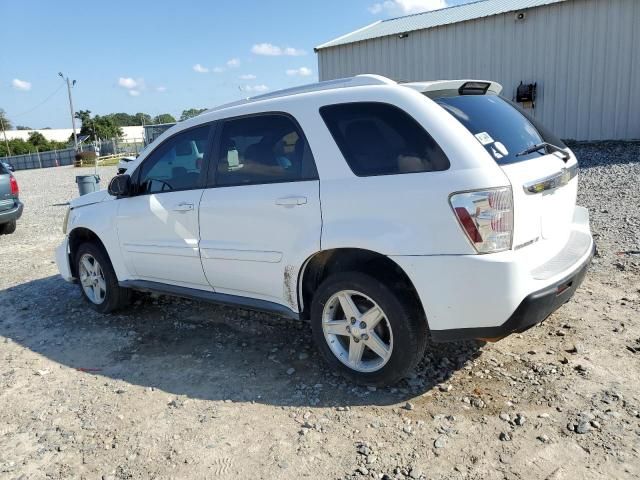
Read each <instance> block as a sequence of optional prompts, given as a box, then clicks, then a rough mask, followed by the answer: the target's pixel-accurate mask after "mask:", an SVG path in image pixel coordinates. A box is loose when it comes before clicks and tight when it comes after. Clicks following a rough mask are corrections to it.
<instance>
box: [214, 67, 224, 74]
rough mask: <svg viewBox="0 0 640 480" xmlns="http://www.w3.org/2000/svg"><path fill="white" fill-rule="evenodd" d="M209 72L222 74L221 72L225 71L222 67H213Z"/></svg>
mask: <svg viewBox="0 0 640 480" xmlns="http://www.w3.org/2000/svg"><path fill="white" fill-rule="evenodd" d="M211 71H212V72H213V73H222V72H224V71H225V69H224V68H223V67H214V68H212V69H211Z"/></svg>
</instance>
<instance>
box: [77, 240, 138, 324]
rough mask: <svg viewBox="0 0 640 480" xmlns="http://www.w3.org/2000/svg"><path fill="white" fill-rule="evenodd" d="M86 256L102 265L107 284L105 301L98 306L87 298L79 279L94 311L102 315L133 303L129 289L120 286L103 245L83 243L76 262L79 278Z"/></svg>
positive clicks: (84, 295)
mask: <svg viewBox="0 0 640 480" xmlns="http://www.w3.org/2000/svg"><path fill="white" fill-rule="evenodd" d="M85 254H88V255H91V256H92V257H93V258H95V260H97V262H98V263H99V264H100V267H101V269H102V273H103V275H104V280H105V284H106V289H105V295H104V301H102V303H99V304H97V303H94V302H93V301H92V300H91V299H90V298H89V297H88V296H87V294H86V292H85V290H84V288H83V287H82V283H81V280H80V279H79V281H78V284H79V286H80V291H81V292H82V296H83V297H84V299H85V300H86V301H87V303H88V304H89V305H90V306H91V307H92V308H93V309H94V310H96V311H97V312H100V313H111V312H115V311H116V310H120V309H123V308H125V307H126V306H127V305H129V304H130V303H131V290H130V289H128V288H122V287H120V285H118V277H116V273H115V271H114V270H113V266H112V265H111V261H110V260H109V256H108V255H107V253H106V252H105V251H104V249H103V248H102V246H101V245H98V244H96V243H91V242H89V243H83V244H82V245H80V247H78V250H77V252H76V256H75V260H74V261H75V266H76V272H78V277H79V276H80V273H79V272H80V260H81V259H82V257H83V256H84V255H85Z"/></svg>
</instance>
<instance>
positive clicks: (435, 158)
mask: <svg viewBox="0 0 640 480" xmlns="http://www.w3.org/2000/svg"><path fill="white" fill-rule="evenodd" d="M320 114H321V115H322V118H323V119H324V121H325V123H326V124H327V127H328V128H329V131H330V132H331V135H333V138H334V140H335V142H336V144H337V145H338V147H339V148H340V151H341V152H342V155H343V156H344V158H345V160H346V161H347V163H348V164H349V167H350V168H351V170H352V171H353V173H355V174H356V175H358V176H361V177H366V176H372V175H394V174H400V173H417V172H432V171H440V170H446V169H447V168H449V160H448V159H447V157H446V156H445V154H444V152H443V151H442V150H441V149H440V147H439V146H438V144H437V143H436V142H435V141H434V140H433V138H431V135H429V134H428V133H427V132H426V131H425V130H424V128H422V126H420V124H418V122H416V121H415V120H414V119H413V118H412V117H411V116H409V115H408V114H407V113H406V112H404V111H403V110H400V109H399V108H397V107H394V106H393V105H388V104H384V103H346V104H340V105H330V106H327V107H322V108H321V109H320Z"/></svg>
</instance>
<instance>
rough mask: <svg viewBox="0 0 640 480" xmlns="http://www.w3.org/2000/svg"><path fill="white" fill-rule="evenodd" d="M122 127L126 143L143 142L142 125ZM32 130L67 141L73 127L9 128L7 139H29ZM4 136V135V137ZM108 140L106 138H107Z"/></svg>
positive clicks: (59, 140) (47, 136)
mask: <svg viewBox="0 0 640 480" xmlns="http://www.w3.org/2000/svg"><path fill="white" fill-rule="evenodd" d="M120 128H122V138H121V140H122V141H123V142H124V143H128V142H134V141H136V140H137V141H138V142H141V141H142V138H143V137H144V128H143V127H142V126H133V127H120ZM31 132H38V133H41V134H42V135H44V138H46V139H47V140H49V141H56V142H66V141H68V140H69V137H71V133H72V132H73V129H71V128H50V129H43V130H7V131H6V134H7V140H13V139H14V138H20V139H22V140H27V139H28V138H29V134H30V133H31ZM79 133H80V129H79V128H76V134H79ZM3 138H4V137H3ZM105 140H106V139H105Z"/></svg>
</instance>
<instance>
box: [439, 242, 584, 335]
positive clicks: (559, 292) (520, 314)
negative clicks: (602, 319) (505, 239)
mask: <svg viewBox="0 0 640 480" xmlns="http://www.w3.org/2000/svg"><path fill="white" fill-rule="evenodd" d="M594 253H595V244H592V247H591V253H590V255H589V257H588V258H587V259H586V260H584V261H583V263H582V264H581V265H579V266H578V268H577V269H576V270H575V271H574V272H573V273H571V274H570V275H569V276H567V277H565V278H563V279H562V280H560V281H557V282H554V283H553V284H551V285H549V286H548V287H546V288H544V289H542V290H539V291H537V292H534V293H532V294H530V295H528V296H527V297H526V298H525V299H524V300H523V301H522V303H520V305H519V306H518V308H516V311H515V312H513V314H512V315H511V316H510V317H509V319H508V320H507V321H506V322H504V323H503V324H502V325H500V326H498V327H480V328H458V329H449V330H435V331H432V332H431V338H432V339H433V340H434V341H436V342H451V341H456V340H468V339H485V340H499V339H501V338H504V337H506V336H508V335H511V334H512V333H520V332H524V331H525V330H528V329H529V328H531V327H533V326H535V325H537V324H539V323H541V322H543V321H544V320H546V319H547V318H548V317H549V316H550V315H551V314H552V313H553V312H555V311H556V310H557V309H559V308H560V307H561V306H562V305H564V304H565V303H567V302H568V301H569V300H571V297H573V294H574V293H576V290H577V289H578V288H579V287H580V285H582V281H583V280H584V277H585V275H586V274H587V270H588V269H589V265H591V260H592V259H593V254H594Z"/></svg>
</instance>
